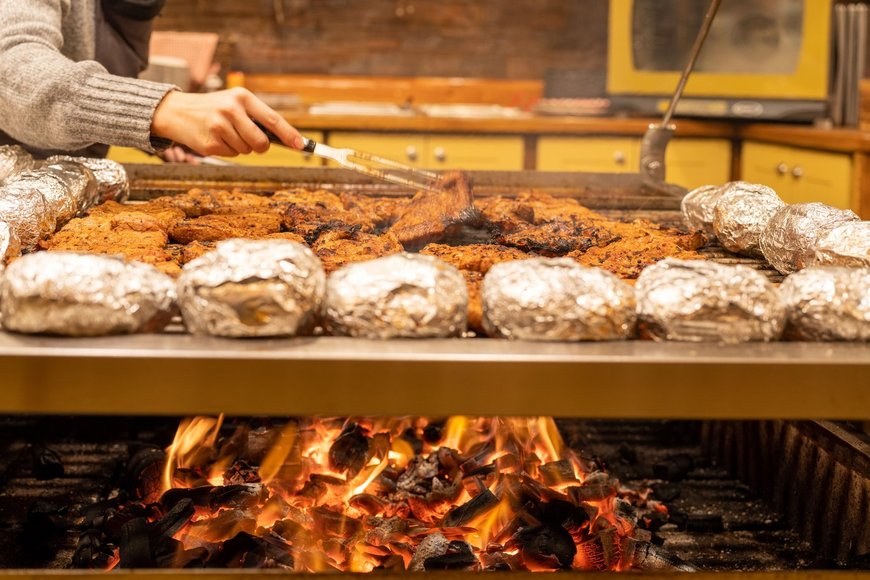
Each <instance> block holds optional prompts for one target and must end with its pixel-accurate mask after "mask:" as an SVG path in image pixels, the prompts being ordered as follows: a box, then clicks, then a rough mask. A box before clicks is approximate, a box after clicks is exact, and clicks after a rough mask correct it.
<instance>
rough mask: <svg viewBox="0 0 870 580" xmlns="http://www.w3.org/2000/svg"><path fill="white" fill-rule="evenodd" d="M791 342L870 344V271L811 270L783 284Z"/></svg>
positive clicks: (787, 336)
mask: <svg viewBox="0 0 870 580" xmlns="http://www.w3.org/2000/svg"><path fill="white" fill-rule="evenodd" d="M780 293H781V294H782V298H783V301H784V302H785V306H786V310H787V313H788V321H787V323H786V329H785V337H786V338H789V339H792V340H818V341H841V340H842V341H870V268H843V267H837V266H820V267H810V268H806V269H804V270H801V271H800V272H797V273H795V274H792V275H790V276H788V277H787V278H786V279H785V281H784V282H783V283H782V284H781V285H780Z"/></svg>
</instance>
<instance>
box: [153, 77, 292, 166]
mask: <svg viewBox="0 0 870 580" xmlns="http://www.w3.org/2000/svg"><path fill="white" fill-rule="evenodd" d="M254 120H256V121H258V122H260V123H261V124H262V125H263V126H264V127H266V128H267V129H269V130H270V131H272V132H273V133H274V134H275V135H277V136H278V137H279V138H280V139H281V141H283V142H284V144H285V145H287V146H288V147H293V148H294V149H302V148H303V147H304V142H303V140H302V136H301V135H300V134H299V132H298V131H297V130H296V129H294V128H293V127H291V126H290V124H289V123H287V121H285V120H284V119H283V118H282V117H281V115H279V114H278V113H277V112H275V111H274V110H272V109H271V108H270V107H269V106H268V105H266V104H265V103H264V102H263V101H261V100H260V99H258V98H257V97H255V96H254V94H253V93H251V92H250V91H248V90H247V89H242V88H234V89H229V90H225V91H218V92H215V93H204V94H198V93H182V92H180V91H173V92H170V93H167V94H166V96H165V97H164V98H163V100H162V101H161V102H160V104H159V105H158V106H157V110H156V111H154V117H153V118H152V119H151V132H152V133H153V134H154V135H156V136H158V137H163V138H165V139H170V140H171V141H174V142H176V143H181V144H183V145H186V146H187V147H189V148H190V149H192V150H194V151H195V152H197V153H199V154H200V155H206V156H211V155H219V156H222V157H234V156H236V155H239V154H248V153H251V152H252V151H256V152H257V153H264V152H265V151H267V150H268V149H269V139H268V138H267V137H266V135H265V134H264V133H263V131H261V130H260V129H259V128H258V127H257V125H256V124H255V123H254Z"/></svg>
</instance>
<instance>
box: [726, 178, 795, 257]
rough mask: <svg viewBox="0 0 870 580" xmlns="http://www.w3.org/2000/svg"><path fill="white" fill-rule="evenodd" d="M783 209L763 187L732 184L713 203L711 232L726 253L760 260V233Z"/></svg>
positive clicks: (766, 188) (777, 197) (782, 202)
mask: <svg viewBox="0 0 870 580" xmlns="http://www.w3.org/2000/svg"><path fill="white" fill-rule="evenodd" d="M784 206H785V202H784V201H782V200H781V199H780V198H779V196H778V195H777V194H776V192H775V191H774V190H772V189H771V188H769V187H767V186H765V185H760V184H757V183H746V182H744V181H737V182H734V183H732V184H730V185H728V186H727V187H726V188H725V191H724V192H723V193H722V195H721V196H720V197H719V201H718V202H717V203H716V208H715V211H714V214H715V218H714V219H713V232H714V233H715V234H716V237H717V238H718V239H719V243H721V244H722V246H723V247H724V248H725V249H726V250H729V251H731V252H734V253H737V254H743V255H747V256H758V257H760V256H761V247H760V245H759V244H760V241H761V234H762V232H764V231H765V229H766V228H767V224H768V223H769V222H770V220H771V218H773V215H774V214H775V213H776V212H777V211H778V210H779V209H780V208H782V207H784Z"/></svg>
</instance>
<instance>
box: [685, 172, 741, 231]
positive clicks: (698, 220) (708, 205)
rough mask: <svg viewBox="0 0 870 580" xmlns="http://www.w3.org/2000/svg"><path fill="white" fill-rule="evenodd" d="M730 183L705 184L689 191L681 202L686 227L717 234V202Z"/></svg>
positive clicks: (691, 229)
mask: <svg viewBox="0 0 870 580" xmlns="http://www.w3.org/2000/svg"><path fill="white" fill-rule="evenodd" d="M730 185H731V184H730V183H726V184H725V185H703V186H701V187H698V188H696V189H693V190H692V191H690V192H689V193H687V194H686V195H685V196H684V197H683V201H682V202H681V203H680V210H681V211H682V213H683V223H685V224H686V228H688V229H689V230H690V231H694V230H698V231H701V232H704V233H705V234H708V235H710V236H713V235H715V232H714V231H713V220H714V219H715V218H716V204H717V203H718V202H719V198H720V197H722V194H723V193H725V190H726V189H727V188H728V186H730Z"/></svg>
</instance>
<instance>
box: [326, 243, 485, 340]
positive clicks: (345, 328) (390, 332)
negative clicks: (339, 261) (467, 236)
mask: <svg viewBox="0 0 870 580" xmlns="http://www.w3.org/2000/svg"><path fill="white" fill-rule="evenodd" d="M467 313H468V288H467V285H466V283H465V278H464V277H463V276H462V274H461V273H460V272H459V270H457V269H456V268H454V267H453V266H451V265H450V264H448V263H446V262H443V261H441V260H439V259H437V258H434V257H432V256H427V255H423V254H408V253H402V254H393V255H391V256H386V257H383V258H377V259H375V260H370V261H367V262H358V263H356V264H350V265H347V266H345V267H343V268H341V269H339V270H337V271H336V272H333V273H332V275H330V277H329V280H328V282H327V286H326V300H325V325H326V328H327V330H328V331H329V332H330V333H332V334H334V335H337V336H354V337H358V338H372V339H390V338H447V337H455V336H460V335H461V334H462V333H463V332H465V330H466V323H467V320H466V318H467Z"/></svg>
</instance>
